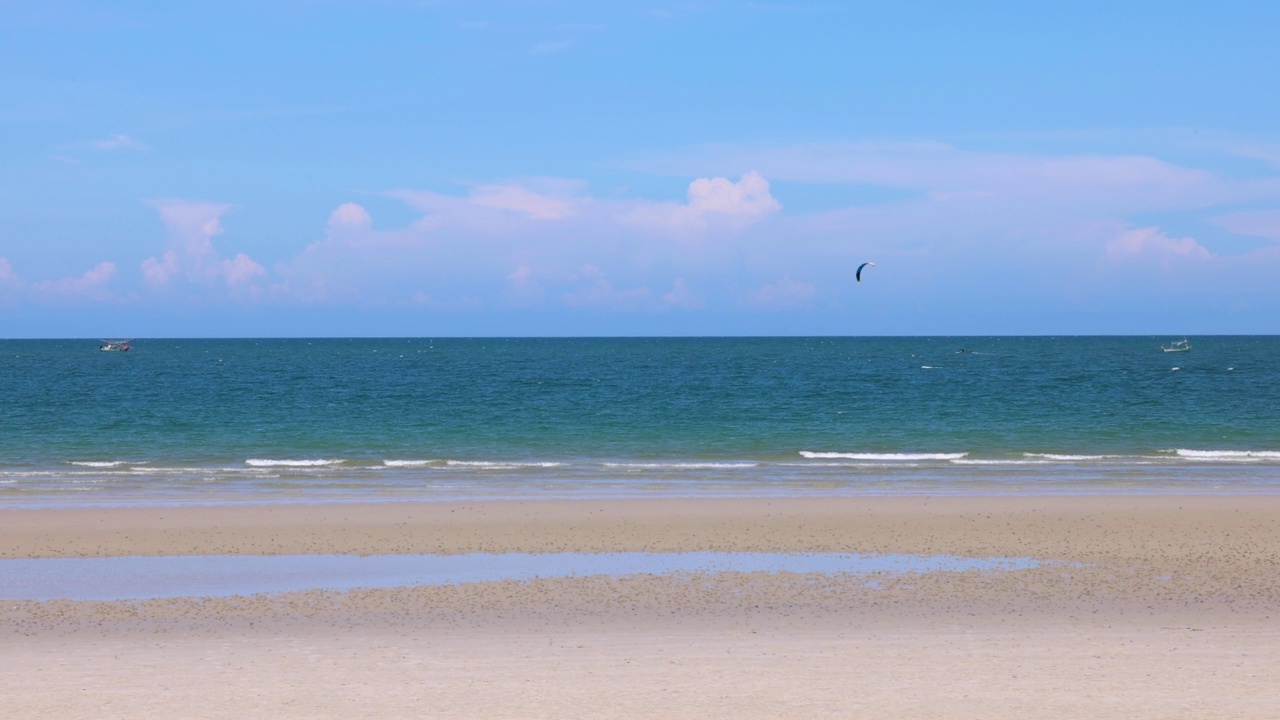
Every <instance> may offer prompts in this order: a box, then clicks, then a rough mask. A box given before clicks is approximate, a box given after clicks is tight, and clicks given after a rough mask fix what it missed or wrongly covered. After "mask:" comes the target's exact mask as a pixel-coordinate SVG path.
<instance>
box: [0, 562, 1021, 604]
mask: <svg viewBox="0 0 1280 720" xmlns="http://www.w3.org/2000/svg"><path fill="white" fill-rule="evenodd" d="M1040 564H1041V563H1040V562H1039V561H1037V560H1033V559H1031V558H965V557H956V556H949V555H906V554H883V555H859V554H852V553H753V552H689V553H640V552H619V553H538V554H535V553H502V554H490V553H471V554H461V555H372V556H359V555H195V556H164V557H110V558H43V559H24V560H0V600H54V599H67V600H143V599H148V598H159V597H212V596H228V595H255V594H259V593H283V592H293V591H299V590H313V589H327V590H350V589H353V588H374V587H407V586H413V585H451V584H457V583H472V582H495V581H501V580H534V579H539V578H564V577H588V576H592V575H608V576H615V577H616V576H623V575H633V574H653V575H659V574H676V573H716V572H768V573H778V572H792V573H821V574H825V575H836V574H857V575H870V574H872V573H895V574H902V573H927V572H963V571H968V570H986V571H996V572H1007V571H1012V570H1024V569H1028V568H1032V567H1036V566H1038V565H1040Z"/></svg>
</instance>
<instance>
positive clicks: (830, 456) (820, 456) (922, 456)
mask: <svg viewBox="0 0 1280 720" xmlns="http://www.w3.org/2000/svg"><path fill="white" fill-rule="evenodd" d="M800 454H801V455H802V456H804V457H807V458H812V459H814V460H959V459H960V458H963V457H965V456H967V455H968V454H969V453H842V452H811V451H809V450H801V451H800Z"/></svg>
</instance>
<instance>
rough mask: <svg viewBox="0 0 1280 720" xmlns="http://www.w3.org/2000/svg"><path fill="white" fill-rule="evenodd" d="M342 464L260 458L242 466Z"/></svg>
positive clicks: (336, 462) (326, 461) (327, 461)
mask: <svg viewBox="0 0 1280 720" xmlns="http://www.w3.org/2000/svg"><path fill="white" fill-rule="evenodd" d="M342 462H343V461H342V460H264V459H261V458H249V459H248V460H245V461H244V464H245V465H248V466H250V467H327V466H329V465H341V464H342Z"/></svg>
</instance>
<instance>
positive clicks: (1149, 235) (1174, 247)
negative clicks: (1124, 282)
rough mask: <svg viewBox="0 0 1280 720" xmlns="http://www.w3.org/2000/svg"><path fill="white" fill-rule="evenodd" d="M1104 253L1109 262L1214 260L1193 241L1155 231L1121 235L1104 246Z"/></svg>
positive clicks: (1150, 228) (1211, 254) (1142, 229)
mask: <svg viewBox="0 0 1280 720" xmlns="http://www.w3.org/2000/svg"><path fill="white" fill-rule="evenodd" d="M1106 252H1107V257H1108V258H1110V259H1112V260H1117V261H1121V260H1131V259H1134V258H1146V259H1152V260H1155V261H1158V262H1162V263H1167V262H1168V261H1170V260H1172V259H1175V258H1186V259H1191V260H1207V259H1209V258H1211V257H1213V253H1211V252H1209V251H1208V250H1206V249H1205V248H1204V246H1202V245H1200V243H1198V242H1196V241H1195V238H1189V237H1186V238H1171V237H1169V236H1168V235H1165V234H1164V233H1162V232H1160V229H1159V228H1155V227H1145V228H1137V229H1134V230H1127V231H1124V232H1122V233H1120V234H1119V235H1118V236H1116V237H1115V238H1114V239H1113V240H1112V241H1111V242H1109V243H1107V247H1106Z"/></svg>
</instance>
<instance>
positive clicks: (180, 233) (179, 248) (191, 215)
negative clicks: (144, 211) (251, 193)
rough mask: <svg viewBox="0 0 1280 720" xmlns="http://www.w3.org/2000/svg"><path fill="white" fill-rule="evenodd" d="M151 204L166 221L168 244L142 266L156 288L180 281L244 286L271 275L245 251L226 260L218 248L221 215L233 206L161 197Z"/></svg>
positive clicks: (229, 286)
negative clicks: (161, 198) (215, 241)
mask: <svg viewBox="0 0 1280 720" xmlns="http://www.w3.org/2000/svg"><path fill="white" fill-rule="evenodd" d="M151 205H152V206H153V207H155V209H156V211H157V212H159V213H160V219H161V220H162V221H163V222H164V226H165V243H166V245H167V246H168V248H167V249H166V250H165V251H164V252H163V253H161V254H160V255H159V256H157V257H149V258H147V259H146V260H143V261H142V264H141V265H140V269H141V270H142V277H143V280H144V281H145V282H146V283H147V285H149V286H151V287H152V288H163V287H169V286H172V285H173V284H174V283H175V282H176V281H177V280H184V281H186V282H187V283H189V284H192V285H196V286H222V287H226V288H243V287H245V286H247V285H249V284H251V283H252V282H253V281H254V280H255V279H257V278H260V277H264V276H265V275H266V274H267V271H266V268H264V267H262V265H260V264H258V263H257V262H256V261H255V260H253V258H251V257H249V256H248V255H246V254H244V253H237V254H236V255H235V256H234V257H232V258H230V259H224V258H222V257H221V256H220V255H219V253H218V251H217V249H216V248H214V246H213V238H215V237H217V236H218V235H221V234H222V233H223V228H222V221H221V218H222V215H223V214H224V213H226V212H227V211H228V210H230V209H231V206H230V205H224V204H220V203H209V202H193V201H189V200H157V201H154V202H152V203H151Z"/></svg>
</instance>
